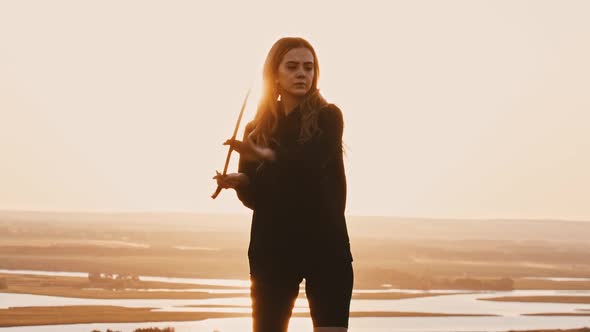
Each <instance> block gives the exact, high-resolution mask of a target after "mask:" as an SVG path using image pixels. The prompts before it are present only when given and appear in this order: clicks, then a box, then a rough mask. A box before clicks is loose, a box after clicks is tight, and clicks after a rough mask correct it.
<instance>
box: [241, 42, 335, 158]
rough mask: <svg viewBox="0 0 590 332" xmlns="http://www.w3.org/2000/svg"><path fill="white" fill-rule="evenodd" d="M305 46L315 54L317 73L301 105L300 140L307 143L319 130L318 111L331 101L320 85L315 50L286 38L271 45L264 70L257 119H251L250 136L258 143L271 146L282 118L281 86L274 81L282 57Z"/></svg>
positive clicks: (315, 71) (307, 43)
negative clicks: (279, 105)
mask: <svg viewBox="0 0 590 332" xmlns="http://www.w3.org/2000/svg"><path fill="white" fill-rule="evenodd" d="M300 47H304V48H307V49H308V50H310V51H311V54H312V55H313V60H314V61H313V66H314V76H313V80H312V84H311V87H310V89H309V91H308V92H307V94H305V96H304V97H303V99H302V101H301V103H300V104H299V108H300V111H301V130H300V132H299V139H298V142H299V143H304V142H307V141H308V140H309V139H311V138H312V137H313V136H314V135H315V134H316V132H317V131H318V129H319V128H318V113H319V111H320V109H321V108H322V107H324V106H326V105H327V104H328V102H327V101H326V100H325V99H324V97H322V95H321V94H320V91H319V90H318V88H317V83H318V77H319V74H320V68H319V65H318V59H317V56H316V53H315V50H314V49H313V47H312V46H311V44H310V43H309V42H308V41H307V40H305V39H303V38H299V37H285V38H281V39H279V40H278V41H277V42H275V43H274V45H273V46H272V47H271V49H270V51H269V52H268V55H267V56H266V61H265V62H264V68H263V72H262V95H261V96H260V100H259V102H258V110H257V112H256V116H255V117H254V120H253V121H252V122H251V125H252V126H253V128H254V129H253V131H252V133H251V135H250V139H252V140H253V141H254V142H255V143H256V144H257V145H261V146H269V144H270V139H271V135H272V134H273V132H274V131H275V130H276V128H277V124H278V119H279V107H278V97H279V94H280V92H279V89H278V86H277V84H276V83H275V81H276V79H277V76H278V69H279V65H280V64H281V61H282V60H283V57H284V56H285V54H287V52H289V51H290V50H292V49H294V48H300Z"/></svg>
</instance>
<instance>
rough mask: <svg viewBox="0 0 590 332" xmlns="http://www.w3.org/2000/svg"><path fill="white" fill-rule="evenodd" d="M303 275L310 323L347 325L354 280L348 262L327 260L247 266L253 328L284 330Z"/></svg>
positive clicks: (270, 331)
mask: <svg viewBox="0 0 590 332" xmlns="http://www.w3.org/2000/svg"><path fill="white" fill-rule="evenodd" d="M281 265H283V264H281ZM303 278H305V293H306V295H307V301H308V302H309V309H310V314H311V319H312V320H313V326H314V327H346V328H348V317H349V312H350V300H351V297H352V286H353V282H354V273H353V268H352V262H341V263H335V262H329V263H322V264H314V265H313V266H309V267H306V268H301V267H299V268H295V267H292V266H276V265H275V266H274V267H271V268H256V269H252V268H251V269H250V281H251V287H250V296H251V298H252V319H253V326H254V332H285V331H287V327H288V325H289V318H290V317H291V311H292V310H293V306H294V304H295V300H296V299H297V295H298V294H299V284H300V283H301V281H302V280H303Z"/></svg>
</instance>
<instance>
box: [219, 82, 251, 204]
mask: <svg viewBox="0 0 590 332" xmlns="http://www.w3.org/2000/svg"><path fill="white" fill-rule="evenodd" d="M250 90H251V89H248V93H246V97H245V98H244V102H243V103H242V109H241V110H240V115H239V116H238V122H237V123H236V128H235V129H234V135H233V136H232V137H231V140H232V141H233V140H235V139H236V135H237V134H238V128H240V122H241V121H242V115H244V109H246V103H247V102H248V96H249V95H250ZM233 150H234V149H232V146H231V144H230V145H229V149H228V151H227V157H226V158H225V166H224V167H223V175H226V174H227V166H228V165H229V160H230V158H231V153H232V151H233ZM221 189H222V188H221V186H219V185H218V186H217V189H216V190H215V192H214V193H213V195H211V198H213V199H215V198H216V197H217V195H219V193H220V192H221Z"/></svg>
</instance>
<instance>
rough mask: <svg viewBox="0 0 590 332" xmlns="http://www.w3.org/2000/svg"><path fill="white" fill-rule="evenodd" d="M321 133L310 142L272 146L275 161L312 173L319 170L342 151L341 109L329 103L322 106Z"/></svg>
mask: <svg viewBox="0 0 590 332" xmlns="http://www.w3.org/2000/svg"><path fill="white" fill-rule="evenodd" d="M318 125H319V128H320V129H321V130H322V135H321V136H320V137H319V138H318V140H317V141H315V142H312V144H293V145H292V146H289V147H285V146H273V147H272V149H273V150H274V151H275V161H274V162H275V163H277V164H278V165H284V166H288V167H289V168H296V169H300V170H304V171H311V172H312V173H317V172H320V171H321V170H322V169H323V168H324V167H325V166H326V165H327V164H328V162H330V161H331V160H333V159H334V158H337V157H338V156H339V154H341V153H342V134H343V129H344V120H343V117H342V111H340V109H339V108H338V107H337V106H335V105H333V104H330V105H328V106H327V107H325V108H323V109H322V110H321V111H320V113H319V118H318Z"/></svg>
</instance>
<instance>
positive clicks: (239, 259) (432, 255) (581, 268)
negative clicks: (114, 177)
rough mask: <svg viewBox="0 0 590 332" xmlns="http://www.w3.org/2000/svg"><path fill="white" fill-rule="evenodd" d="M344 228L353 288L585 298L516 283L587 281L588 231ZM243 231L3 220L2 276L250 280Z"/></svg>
mask: <svg viewBox="0 0 590 332" xmlns="http://www.w3.org/2000/svg"><path fill="white" fill-rule="evenodd" d="M347 223H348V229H349V234H350V238H351V247H352V252H353V256H354V263H353V264H354V267H355V287H362V288H370V287H379V286H381V285H383V284H389V285H393V286H399V287H400V288H405V287H407V288H454V287H455V286H457V287H458V288H462V289H464V288H465V287H466V286H467V288H470V287H471V288H481V287H483V288H486V284H487V286H488V287H492V288H493V287H494V285H497V284H498V282H500V283H501V281H500V280H501V279H502V278H504V279H506V278H510V279H512V280H513V281H514V284H513V286H514V288H517V289H530V288H546V287H548V288H551V289H556V288H555V287H559V288H562V287H566V288H567V287H574V288H575V289H580V287H582V288H584V289H590V282H579V281H578V282H576V281H572V282H568V283H563V282H560V283H559V284H556V283H555V282H552V281H550V280H535V279H521V278H523V277H531V276H534V277H590V260H588V257H590V241H588V239H589V238H590V222H581V221H562V220H446V219H406V218H387V217H357V216H350V217H348V219H347ZM249 228H250V216H248V215H200V214H181V213H170V214H165V213H145V214H143V213H116V214H109V213H40V212H20V211H0V269H27V270H44V271H75V272H106V273H117V274H130V275H152V276H170V277H194V278H236V279H247V278H248V260H247V248H248V242H249ZM467 279H471V280H467ZM473 279H477V280H479V281H477V280H473ZM457 280H459V281H461V280H462V283H459V284H456V283H457ZM478 283H479V286H478ZM504 283H505V284H506V280H504ZM455 284H456V285H455ZM504 286H505V285H504Z"/></svg>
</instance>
